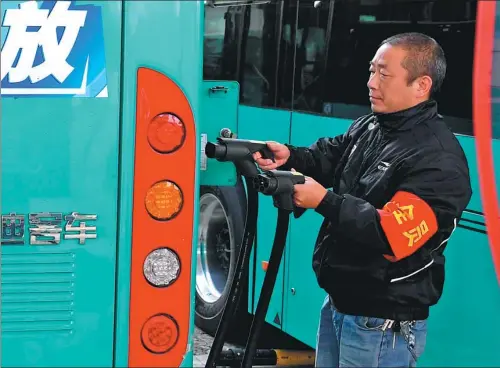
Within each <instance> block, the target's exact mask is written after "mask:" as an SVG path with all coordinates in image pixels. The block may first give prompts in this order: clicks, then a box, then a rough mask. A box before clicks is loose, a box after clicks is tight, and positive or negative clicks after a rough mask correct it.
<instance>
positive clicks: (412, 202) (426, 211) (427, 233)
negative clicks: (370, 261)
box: [379, 191, 438, 262]
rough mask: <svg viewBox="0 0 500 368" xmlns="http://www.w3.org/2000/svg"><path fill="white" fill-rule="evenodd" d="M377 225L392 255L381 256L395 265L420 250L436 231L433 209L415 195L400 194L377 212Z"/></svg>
mask: <svg viewBox="0 0 500 368" xmlns="http://www.w3.org/2000/svg"><path fill="white" fill-rule="evenodd" d="M379 214H380V223H381V225H382V229H383V230H384V233H385V235H386V237H387V240H388V241H389V245H390V247H391V249H392V252H393V253H394V256H389V255H384V257H386V258H387V259H388V260H390V261H392V262H395V261H399V260H400V259H403V258H405V257H408V256H410V255H412V254H413V253H415V252H416V251H417V250H418V249H420V248H421V247H422V246H423V245H424V244H425V242H426V241H427V240H429V239H430V238H431V237H432V236H433V235H434V234H435V233H436V231H437V229H438V224H437V219H436V215H435V214H434V211H433V210H432V208H431V207H430V206H429V205H428V204H427V203H426V202H425V201H424V200H423V199H421V198H420V197H418V196H416V195H415V194H412V193H408V192H404V191H399V192H397V193H396V194H395V195H394V197H392V199H391V200H390V201H389V202H388V203H387V204H386V205H385V206H384V208H383V209H382V210H379Z"/></svg>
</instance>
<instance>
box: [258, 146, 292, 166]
mask: <svg viewBox="0 0 500 368" xmlns="http://www.w3.org/2000/svg"><path fill="white" fill-rule="evenodd" d="M266 143H267V147H269V149H270V150H271V151H272V152H273V154H274V161H276V162H273V161H272V160H269V159H264V158H262V155H261V154H260V152H256V153H254V154H253V159H254V160H255V162H257V164H258V165H259V167H260V168H261V169H262V170H264V171H268V170H274V169H276V168H277V167H280V166H282V165H284V164H285V163H286V162H287V160H288V158H289V157H290V150H289V149H288V147H287V146H285V145H284V144H281V143H278V142H266Z"/></svg>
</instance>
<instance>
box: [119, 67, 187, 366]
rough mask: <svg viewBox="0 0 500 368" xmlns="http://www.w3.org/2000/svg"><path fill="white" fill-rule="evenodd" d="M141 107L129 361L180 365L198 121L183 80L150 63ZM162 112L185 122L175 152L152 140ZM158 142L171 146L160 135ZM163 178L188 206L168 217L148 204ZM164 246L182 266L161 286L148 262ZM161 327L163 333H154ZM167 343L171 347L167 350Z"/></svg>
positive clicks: (142, 79) (140, 76)
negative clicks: (149, 273) (146, 268)
mask: <svg viewBox="0 0 500 368" xmlns="http://www.w3.org/2000/svg"><path fill="white" fill-rule="evenodd" d="M136 109H137V110H136V135H135V136H136V140H135V164H134V165H135V167H134V170H135V173H134V207H133V220H132V221H133V222H132V226H133V228H132V260H131V262H132V266H131V272H132V275H131V285H130V331H129V366H130V367H178V366H179V365H180V364H181V362H182V360H183V356H184V354H185V352H186V347H187V342H188V332H189V317H190V309H191V303H190V291H191V264H192V254H191V253H192V252H191V251H192V242H193V235H192V234H193V218H194V208H193V203H194V194H195V187H194V184H195V172H196V166H195V158H196V141H195V139H196V130H195V122H194V116H193V112H192V110H191V108H190V105H189V102H188V100H187V98H186V96H185V95H184V93H183V92H182V90H181V89H180V88H179V86H177V85H176V84H175V83H174V82H173V81H172V80H171V79H170V78H168V77H167V76H165V75H163V74H161V73H159V72H157V71H154V70H151V69H147V68H139V69H138V73H137V106H136ZM162 113H172V114H175V115H176V116H178V117H179V118H180V119H181V121H182V122H183V123H184V126H185V138H184V141H183V142H182V145H181V146H180V148H179V149H178V151H175V152H173V153H165V154H162V153H160V152H157V150H154V149H153V148H152V147H151V145H150V143H149V140H148V127H149V125H150V122H151V121H152V120H153V119H154V118H155V117H156V116H158V115H159V114H162ZM150 137H151V136H150ZM161 139H163V138H161V137H160V140H161ZM155 144H156V145H157V146H162V147H165V149H167V150H168V148H169V146H168V145H165V144H164V143H162V142H160V141H157V142H156V143H155ZM161 180H169V181H172V182H174V183H175V184H176V185H177V186H178V187H179V188H180V190H181V191H182V198H183V206H182V208H181V209H180V212H179V213H178V214H177V215H176V216H175V218H173V219H171V220H169V221H159V220H155V219H153V218H152V217H151V216H150V215H149V213H148V212H147V209H146V203H145V201H146V193H147V191H148V189H149V188H150V187H151V186H152V185H153V184H155V183H157V182H159V181H161ZM160 247H169V248H171V249H173V250H174V251H175V252H177V254H178V256H179V258H180V263H181V271H180V276H179V278H178V279H177V280H176V281H175V282H174V283H173V284H171V285H170V286H168V287H163V288H156V287H154V286H152V285H150V284H149V283H148V282H147V280H146V279H145V277H144V275H143V264H144V260H145V258H146V257H147V255H148V254H149V253H150V252H151V251H153V250H154V249H156V248H160ZM146 322H148V323H147V324H146ZM145 324H146V325H145ZM143 327H144V328H143ZM159 327H160V328H159ZM155 328H156V330H155ZM176 329H178V336H176V335H177V332H176ZM160 332H161V333H162V335H161V337H158V336H156V337H155V336H153V335H154V334H155V333H160ZM169 336H171V338H169ZM155 338H156V340H157V342H158V341H161V343H162V344H163V346H164V348H163V350H162V349H159V348H158V347H157V346H156V347H155V345H154V344H152V343H151V342H148V339H153V340H154V339H155ZM169 339H170V340H169ZM143 341H144V342H143ZM167 349H170V350H168V351H167V352H164V350H167Z"/></svg>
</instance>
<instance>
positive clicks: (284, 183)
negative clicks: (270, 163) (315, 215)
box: [241, 170, 306, 368]
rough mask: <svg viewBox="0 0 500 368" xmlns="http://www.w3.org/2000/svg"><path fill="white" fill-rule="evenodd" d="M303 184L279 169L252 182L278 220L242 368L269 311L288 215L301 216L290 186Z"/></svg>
mask: <svg viewBox="0 0 500 368" xmlns="http://www.w3.org/2000/svg"><path fill="white" fill-rule="evenodd" d="M305 181H306V180H305V177H304V175H302V174H301V173H298V172H291V171H279V170H271V171H266V172H264V173H262V174H259V175H257V176H256V177H255V178H254V179H253V187H254V189H255V190H256V191H257V192H260V193H262V194H265V195H270V196H272V197H273V204H274V206H275V207H276V208H278V221H277V224H276V232H275V234H274V242H273V247H272V249H271V256H270V258H269V263H268V266H267V271H266V276H265V277H264V283H263V284H262V289H261V291H260V296H259V302H258V303H257V309H256V310H255V315H254V318H253V321H252V327H251V328H250V334H249V336H248V340H247V344H246V346H245V353H244V355H243V361H242V364H241V366H242V367H245V368H250V367H252V362H253V358H254V355H255V352H256V350H257V341H258V338H259V334H260V330H261V329H262V326H263V325H264V321H265V318H266V314H267V311H268V309H269V302H270V301H271V296H272V294H273V290H274V285H275V284H276V277H277V275H278V270H279V267H280V263H281V258H282V257H283V250H284V249H285V244H286V236H287V233H288V222H289V218H290V213H291V212H294V215H295V218H297V217H299V216H300V215H301V214H302V213H303V209H301V210H298V209H297V208H296V207H295V205H294V203H293V193H294V186H295V185H297V184H304V183H305Z"/></svg>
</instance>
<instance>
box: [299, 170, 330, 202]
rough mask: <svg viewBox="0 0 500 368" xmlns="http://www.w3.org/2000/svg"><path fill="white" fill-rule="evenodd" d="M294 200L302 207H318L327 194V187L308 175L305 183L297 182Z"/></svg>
mask: <svg viewBox="0 0 500 368" xmlns="http://www.w3.org/2000/svg"><path fill="white" fill-rule="evenodd" d="M294 189H295V192H294V195H293V201H294V202H295V205H296V206H298V207H302V208H316V207H318V205H319V204H320V203H321V201H322V200H323V198H324V197H325V195H326V192H327V190H326V188H325V187H323V186H322V185H321V184H320V183H318V182H317V181H316V180H314V179H313V178H310V177H308V176H306V182H305V183H304V184H296V185H295V186H294Z"/></svg>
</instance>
